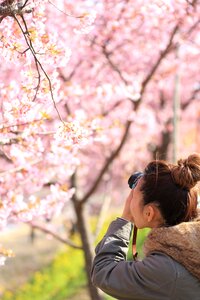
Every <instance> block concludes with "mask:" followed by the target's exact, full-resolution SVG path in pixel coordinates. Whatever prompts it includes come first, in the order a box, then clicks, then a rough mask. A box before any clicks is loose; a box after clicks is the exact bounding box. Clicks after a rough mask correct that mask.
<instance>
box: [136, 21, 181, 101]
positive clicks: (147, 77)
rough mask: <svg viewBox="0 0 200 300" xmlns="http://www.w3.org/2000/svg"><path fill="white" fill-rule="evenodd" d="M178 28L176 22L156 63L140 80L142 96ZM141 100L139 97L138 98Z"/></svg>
mask: <svg viewBox="0 0 200 300" xmlns="http://www.w3.org/2000/svg"><path fill="white" fill-rule="evenodd" d="M178 30H179V25H178V24H177V25H176V26H175V27H174V29H173V30H172V32H171V34H170V37H169V41H168V43H167V45H166V47H165V49H164V50H163V51H162V52H161V53H160V56H159V57H158V59H157V61H156V63H155V64H154V65H153V66H152V68H151V70H150V72H149V74H148V75H147V76H146V78H145V79H144V80H143V82H142V88H141V92H140V94H141V97H142V96H143V94H144V92H145V90H146V87H147V84H148V83H149V81H150V80H151V78H152V77H153V76H154V74H155V72H156V71H157V69H158V67H159V66H160V63H161V61H162V60H163V58H165V56H166V55H167V54H168V53H169V52H170V50H171V48H172V44H173V39H174V37H175V35H176V33H177V31H178ZM140 101H141V99H140Z"/></svg>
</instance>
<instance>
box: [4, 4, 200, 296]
mask: <svg viewBox="0 0 200 300" xmlns="http://www.w3.org/2000/svg"><path fill="white" fill-rule="evenodd" d="M198 4H199V3H198V1H185V0H178V1H176V2H175V1H170V0H168V1H158V0H153V1H147V0H137V1H132V0H130V1H129V0H123V1H122V0H115V1H106V0H101V1H76V3H73V2H72V1H70V0H69V1H68V0H67V1H56V0H54V1H36V0H35V1H33V0H32V1H31V0H30V1H1V2H0V21H1V23H0V36H1V39H0V51H1V57H2V59H3V63H2V64H1V67H0V68H1V73H0V85H1V91H0V104H1V116H0V118H1V125H0V126H1V127H0V137H1V139H0V145H1V148H0V172H1V173H0V174H1V176H0V183H1V186H0V195H1V202H0V223H1V226H2V227H4V226H6V225H7V223H9V222H19V221H20V222H21V221H22V222H26V223H29V224H30V225H32V226H33V227H34V228H38V229H40V230H43V231H45V232H47V233H48V234H51V235H52V236H54V237H55V238H57V239H59V240H60V241H61V242H63V243H66V244H70V245H71V246H74V247H75V248H80V247H82V248H83V250H84V255H85V266H86V272H87V276H88V282H89V290H90V295H91V299H95V300H98V299H100V298H101V296H100V295H99V294H98V291H97V290H96V288H95V287H93V286H92V285H91V283H90V265H91V260H92V256H93V240H92V234H91V232H90V229H89V228H88V222H87V215H86V208H87V211H88V207H91V209H94V205H96V206H98V203H95V204H94V202H93V203H92V204H91V198H94V194H95V195H97V194H98V195H101V194H103V192H105V190H106V193H109V194H110V195H111V197H113V198H114V199H115V201H119V199H120V195H119V193H121V189H122V188H123V187H124V184H125V181H126V178H127V176H128V175H129V174H130V173H131V172H132V171H133V170H134V169H136V168H142V167H143V165H144V164H145V161H146V160H147V159H150V158H151V156H152V152H153V153H157V152H159V155H161V156H163V155H164V154H166V148H167V147H168V145H170V142H171V139H170V135H171V132H172V131H173V124H172V122H171V119H172V116H173V111H172V106H173V105H172V103H173V97H174V88H175V86H174V85H175V79H174V78H175V75H176V74H179V77H180V99H181V105H180V109H181V110H182V112H184V113H183V114H182V120H183V121H184V120H185V123H186V124H187V128H186V127H185V126H182V128H181V130H182V132H183V131H184V133H185V131H186V129H187V130H193V127H194V125H193V124H194V123H193V122H198V120H199V111H198V110H199V108H198V95H199V77H198V75H199V70H198V65H199V64H198V62H199V59H200V58H199V36H198V34H197V33H198V29H199V9H200V8H199V5H198ZM188 112H189V113H190V116H191V117H190V118H189V120H188ZM191 120H192V122H191ZM193 120H194V121H193ZM183 121H182V122H183ZM188 121H189V122H188ZM195 124H197V123H195ZM188 132H189V131H188ZM163 146H164V147H163ZM189 146H190V149H192V150H196V149H195V144H194V145H193V148H192V147H191V145H189ZM179 151H180V153H181V154H184V152H185V151H187V147H184V149H182V148H180V149H179ZM10 187H12V188H10ZM69 205H70V207H71V208H72V211H73V212H74V214H73V215H74V216H75V220H76V223H77V229H78V232H79V234H80V237H81V243H82V245H81V246H79V245H75V244H74V243H73V242H72V241H70V240H68V239H67V238H66V236H61V235H60V234H58V232H57V231H56V228H52V225H50V226H49V225H48V226H47V224H45V222H42V221H43V220H47V219H48V220H52V219H53V218H54V217H55V216H56V215H59V214H60V213H61V212H64V213H65V214H66V207H67V210H69ZM97 208H98V207H97ZM36 218H37V220H40V222H38V221H37V222H36V221H35V219H36ZM50 224H51V223H50ZM1 252H2V260H3V259H4V257H5V255H6V250H5V249H4V250H3V249H2V251H1ZM7 255H11V253H10V252H8V253H7Z"/></svg>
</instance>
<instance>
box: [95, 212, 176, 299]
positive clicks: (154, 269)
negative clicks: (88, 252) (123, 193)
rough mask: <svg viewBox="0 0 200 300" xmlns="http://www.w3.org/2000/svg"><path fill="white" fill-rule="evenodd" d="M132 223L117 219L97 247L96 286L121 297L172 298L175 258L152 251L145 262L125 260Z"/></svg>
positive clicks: (118, 297)
mask: <svg viewBox="0 0 200 300" xmlns="http://www.w3.org/2000/svg"><path fill="white" fill-rule="evenodd" d="M131 232H132V224H131V223H130V222H127V221H126V220H123V219H120V218H118V219H117V220H115V221H113V222H112V223H111V224H110V226H109V229H108V231H107V233H106V235H105V236H104V238H103V239H102V241H101V242H100V243H99V244H98V245H97V247H96V256H95V258H94V261H93V265H92V271H91V278H92V282H93V284H94V285H95V286H97V287H99V288H100V289H101V290H103V291H104V292H105V293H107V294H109V295H111V296H113V297H115V298H117V299H120V300H127V299H132V300H134V299H135V300H140V299H141V300H162V299H170V295H171V294H172V293H173V290H174V284H175V282H176V270H175V266H174V265H173V261H172V260H171V259H170V258H169V257H168V256H166V255H164V254H162V253H159V252H157V253H152V254H151V255H149V256H147V257H146V258H145V259H144V260H142V261H126V256H127V252H128V245H129V240H130V235H131Z"/></svg>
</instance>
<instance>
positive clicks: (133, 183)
mask: <svg viewBox="0 0 200 300" xmlns="http://www.w3.org/2000/svg"><path fill="white" fill-rule="evenodd" d="M143 175H144V174H143V173H142V172H135V173H134V174H132V175H131V176H130V177H129V180H128V185H129V187H130V189H134V188H135V186H136V184H137V182H138V180H139V178H140V177H142V176H143Z"/></svg>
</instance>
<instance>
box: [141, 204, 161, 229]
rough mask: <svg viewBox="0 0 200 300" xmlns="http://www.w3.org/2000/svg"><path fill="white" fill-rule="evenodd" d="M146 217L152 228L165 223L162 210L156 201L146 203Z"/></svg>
mask: <svg viewBox="0 0 200 300" xmlns="http://www.w3.org/2000/svg"><path fill="white" fill-rule="evenodd" d="M144 218H145V220H146V222H147V223H148V225H149V227H151V228H153V227H160V226H161V225H162V224H164V219H163V217H162V215H161V212H160V210H159V208H158V207H157V206H156V205H155V204H154V203H150V204H147V205H145V207H144Z"/></svg>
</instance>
